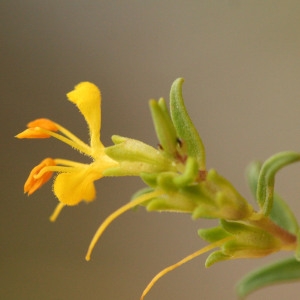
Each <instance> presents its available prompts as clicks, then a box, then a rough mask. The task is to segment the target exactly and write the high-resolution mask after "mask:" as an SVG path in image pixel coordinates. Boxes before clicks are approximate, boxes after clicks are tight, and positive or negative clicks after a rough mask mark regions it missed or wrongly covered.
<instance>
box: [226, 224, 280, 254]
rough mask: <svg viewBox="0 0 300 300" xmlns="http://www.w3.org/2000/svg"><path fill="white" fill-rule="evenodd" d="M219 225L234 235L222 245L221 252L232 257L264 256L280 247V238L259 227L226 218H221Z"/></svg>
mask: <svg viewBox="0 0 300 300" xmlns="http://www.w3.org/2000/svg"><path fill="white" fill-rule="evenodd" d="M221 226H222V227H223V228H224V230H225V231H226V232H228V233H229V234H231V235H232V236H234V237H235V238H234V239H232V240H229V241H228V242H226V243H225V244H224V245H223V246H222V250H223V252H224V253H225V254H227V255H229V256H232V257H233V258H241V257H249V258H250V257H260V256H265V255H268V254H270V253H273V252H276V251H278V250H280V249H281V247H282V244H281V241H280V240H278V239H277V238H276V237H274V236H273V235H272V234H271V233H269V232H267V231H265V230H263V229H261V228H259V227H256V226H252V225H248V224H245V223H242V222H235V221H226V220H221Z"/></svg>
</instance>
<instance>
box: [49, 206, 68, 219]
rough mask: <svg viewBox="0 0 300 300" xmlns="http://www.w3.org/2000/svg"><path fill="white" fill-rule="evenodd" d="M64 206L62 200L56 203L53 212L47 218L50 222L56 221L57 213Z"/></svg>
mask: <svg viewBox="0 0 300 300" xmlns="http://www.w3.org/2000/svg"><path fill="white" fill-rule="evenodd" d="M64 206H65V204H64V203H62V202H59V203H58V204H57V206H56V207H55V209H54V212H53V213H52V215H51V216H50V218H49V219H50V221H51V222H55V221H56V219H57V217H58V215H59V214H60V212H61V210H62V209H63V208H64Z"/></svg>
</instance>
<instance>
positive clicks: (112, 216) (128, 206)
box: [85, 191, 163, 261]
mask: <svg viewBox="0 0 300 300" xmlns="http://www.w3.org/2000/svg"><path fill="white" fill-rule="evenodd" d="M162 194H163V192H162V191H154V192H151V193H147V194H143V195H141V196H140V197H138V198H136V199H134V200H132V201H131V202H129V203H126V204H125V205H123V206H122V207H120V208H119V209H117V210H116V211H114V212H113V213H112V214H110V215H109V216H108V217H107V218H106V219H105V220H104V221H103V223H101V225H100V226H99V228H98V230H97V231H96V233H95V235H94V237H93V239H92V241H91V243H90V245H89V248H88V251H87V254H86V256H85V259H86V260H87V261H89V260H90V259H91V253H92V251H93V249H94V247H95V245H96V243H97V242H98V240H99V239H100V237H101V235H102V233H103V232H104V231H105V229H106V228H107V227H108V226H109V224H110V223H111V222H112V221H113V220H114V219H116V218H117V217H119V216H120V215H121V214H123V213H124V212H126V211H127V210H129V209H131V208H133V207H135V206H137V205H140V204H142V203H143V202H145V201H147V200H149V199H151V198H154V197H157V196H160V195H162Z"/></svg>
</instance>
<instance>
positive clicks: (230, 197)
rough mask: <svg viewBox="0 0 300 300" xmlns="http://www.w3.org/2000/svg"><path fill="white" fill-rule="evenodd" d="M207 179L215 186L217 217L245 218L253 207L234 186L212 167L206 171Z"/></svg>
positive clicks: (214, 196)
mask: <svg viewBox="0 0 300 300" xmlns="http://www.w3.org/2000/svg"><path fill="white" fill-rule="evenodd" d="M207 181H208V182H209V183H210V184H212V185H213V186H215V189H216V192H215V195H212V198H213V199H214V200H215V203H216V206H217V207H218V209H219V218H221V219H229V220H240V219H244V218H247V217H248V216H250V215H251V214H252V212H253V208H252V207H251V206H250V205H249V204H248V202H247V201H246V200H245V199H244V197H242V196H241V194H240V193H239V192H238V191H237V190H236V189H235V188H234V186H233V185H232V184H231V183H230V182H229V181H228V180H227V179H225V178H224V177H222V176H221V175H219V174H218V173H217V172H216V171H215V170H214V169H211V170H209V172H208V173H207Z"/></svg>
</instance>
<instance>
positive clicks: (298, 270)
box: [236, 257, 300, 299]
mask: <svg viewBox="0 0 300 300" xmlns="http://www.w3.org/2000/svg"><path fill="white" fill-rule="evenodd" d="M293 280H300V262H298V261H297V260H296V259H295V258H294V257H292V258H288V259H284V260H281V261H279V262H275V263H272V264H269V265H267V266H264V267H262V268H259V269H257V270H254V271H252V272H251V273H249V274H247V275H246V276H245V277H244V278H242V280H241V281H239V282H238V284H237V286H236V291H237V294H238V296H239V297H240V298H241V299H243V298H245V297H246V296H247V295H249V294H250V293H252V292H254V291H256V290H258V289H260V288H263V287H266V286H269V285H272V284H279V283H286V282H289V281H293Z"/></svg>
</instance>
